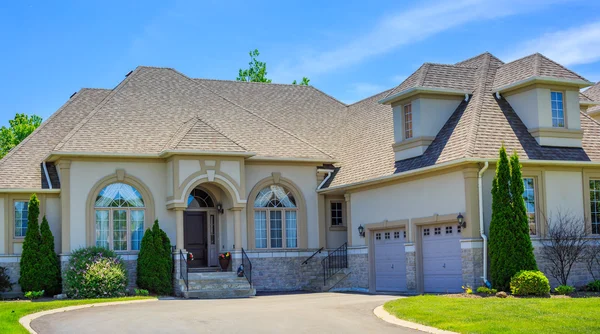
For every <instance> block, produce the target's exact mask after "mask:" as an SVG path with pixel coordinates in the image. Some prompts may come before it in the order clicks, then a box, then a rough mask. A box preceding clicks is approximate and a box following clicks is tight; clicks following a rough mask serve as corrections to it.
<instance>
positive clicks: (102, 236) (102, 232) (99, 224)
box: [94, 183, 145, 251]
mask: <svg viewBox="0 0 600 334" xmlns="http://www.w3.org/2000/svg"><path fill="white" fill-rule="evenodd" d="M94 209H95V214H96V215H95V217H96V218H95V237H96V246H98V247H104V248H108V249H113V250H115V251H127V250H139V249H140V243H141V241H142V237H143V235H144V219H145V206H144V199H143V198H142V195H141V194H140V193H139V192H138V191H137V189H135V188H134V187H132V186H130V185H128V184H125V183H113V184H111V185H108V186H106V187H104V188H103V189H102V190H100V193H99V194H98V197H97V198H96V202H95V206H94Z"/></svg>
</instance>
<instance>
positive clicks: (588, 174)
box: [583, 170, 600, 238]
mask: <svg viewBox="0 0 600 334" xmlns="http://www.w3.org/2000/svg"><path fill="white" fill-rule="evenodd" d="M591 180H600V170H593V171H590V170H587V171H586V170H584V171H583V201H584V205H583V208H584V214H585V231H586V234H587V235H589V236H590V237H594V238H598V237H600V234H592V213H591V204H592V203H591V200H590V181H591Z"/></svg>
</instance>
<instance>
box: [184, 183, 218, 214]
mask: <svg viewBox="0 0 600 334" xmlns="http://www.w3.org/2000/svg"><path fill="white" fill-rule="evenodd" d="M214 207H215V202H214V201H213V199H212V197H210V195H209V194H208V193H207V192H206V191H204V190H202V189H198V188H196V189H194V190H192V192H191V193H190V195H189V196H188V208H189V209H197V208H214Z"/></svg>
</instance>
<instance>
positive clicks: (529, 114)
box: [506, 89, 552, 129]
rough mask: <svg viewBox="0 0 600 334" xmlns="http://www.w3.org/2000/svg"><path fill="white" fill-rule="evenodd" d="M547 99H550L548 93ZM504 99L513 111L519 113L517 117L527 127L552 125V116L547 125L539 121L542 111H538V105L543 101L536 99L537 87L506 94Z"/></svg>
mask: <svg viewBox="0 0 600 334" xmlns="http://www.w3.org/2000/svg"><path fill="white" fill-rule="evenodd" d="M548 99H550V95H549V94H548ZM506 101H508V103H510V105H511V106H512V107H513V109H514V111H515V112H516V113H517V115H519V118H520V119H521V120H522V121H523V124H525V126H526V127H527V128H528V129H537V128H539V127H548V126H552V118H550V124H549V125H548V124H547V122H545V123H540V116H541V114H542V113H541V112H538V105H539V104H540V103H542V102H543V101H541V98H540V100H538V90H537V89H530V90H528V91H525V92H521V93H518V94H514V95H508V96H506ZM539 107H541V106H539ZM548 107H550V100H548ZM541 124H544V125H541Z"/></svg>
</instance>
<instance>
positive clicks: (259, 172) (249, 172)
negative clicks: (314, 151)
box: [242, 165, 319, 248]
mask: <svg viewBox="0 0 600 334" xmlns="http://www.w3.org/2000/svg"><path fill="white" fill-rule="evenodd" d="M274 172H279V173H281V177H282V178H286V179H288V180H291V181H292V182H293V183H294V184H295V185H296V186H297V187H298V189H299V190H300V191H302V194H303V195H304V200H305V202H306V218H307V230H308V234H307V235H308V248H319V226H318V212H317V192H316V189H317V185H318V184H317V177H316V168H315V166H277V165H246V196H248V195H249V194H250V192H251V191H252V189H253V188H254V186H255V185H256V184H257V183H258V182H259V181H261V180H262V179H264V178H267V177H271V176H272V173H274ZM242 218H243V219H242V222H243V225H242V231H244V232H245V231H246V219H245V212H244V215H243V217H242ZM244 239H245V238H244Z"/></svg>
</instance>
